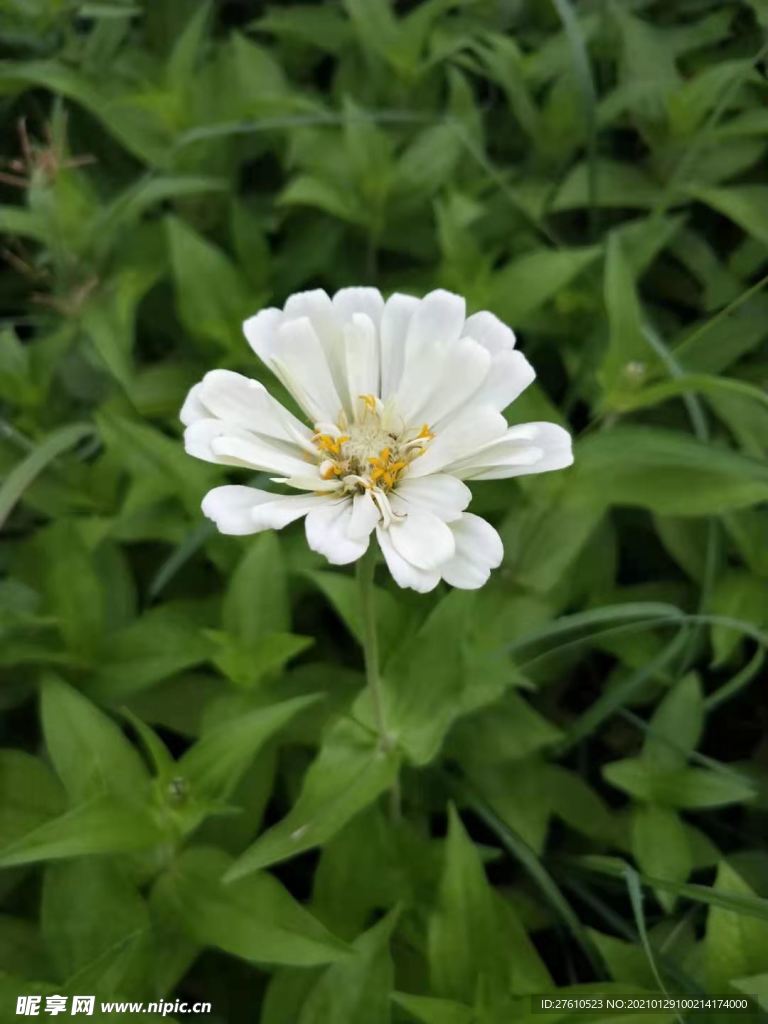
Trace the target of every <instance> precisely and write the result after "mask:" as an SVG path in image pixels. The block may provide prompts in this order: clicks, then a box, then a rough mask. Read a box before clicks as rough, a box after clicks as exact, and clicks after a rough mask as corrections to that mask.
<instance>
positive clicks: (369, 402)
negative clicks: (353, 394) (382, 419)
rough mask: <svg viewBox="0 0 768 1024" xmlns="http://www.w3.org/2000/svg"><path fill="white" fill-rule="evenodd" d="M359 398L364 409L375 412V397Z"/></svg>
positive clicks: (361, 396) (362, 396)
mask: <svg viewBox="0 0 768 1024" xmlns="http://www.w3.org/2000/svg"><path fill="white" fill-rule="evenodd" d="M359 397H360V398H361V399H362V400H363V402H365V405H366V407H367V409H368V411H369V412H375V411H376V396H375V395H360V396H359Z"/></svg>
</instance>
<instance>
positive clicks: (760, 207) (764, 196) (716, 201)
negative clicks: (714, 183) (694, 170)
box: [689, 185, 768, 245]
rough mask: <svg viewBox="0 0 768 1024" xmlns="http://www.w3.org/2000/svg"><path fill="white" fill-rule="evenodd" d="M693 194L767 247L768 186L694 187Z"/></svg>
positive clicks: (691, 190) (691, 191)
mask: <svg viewBox="0 0 768 1024" xmlns="http://www.w3.org/2000/svg"><path fill="white" fill-rule="evenodd" d="M689 191H690V193H691V194H692V195H693V196H694V197H695V198H696V199H698V200H699V201H700V202H702V203H706V204H707V205H708V206H711V207H712V209H714V210H717V212H718V213H722V214H724V215H725V216H726V217H729V218H730V219H731V220H732V221H734V223H736V224H738V225H739V227H740V228H743V229H744V231H746V232H747V234H749V235H752V236H753V237H754V238H756V239H757V240H758V241H759V242H761V243H762V244H763V245H768V185H729V186H728V187H727V188H692V189H690V190H689Z"/></svg>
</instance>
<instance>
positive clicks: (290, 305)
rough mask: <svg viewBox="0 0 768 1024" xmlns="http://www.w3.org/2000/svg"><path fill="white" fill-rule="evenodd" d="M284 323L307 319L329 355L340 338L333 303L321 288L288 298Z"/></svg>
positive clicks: (339, 326) (298, 293) (339, 325)
mask: <svg viewBox="0 0 768 1024" xmlns="http://www.w3.org/2000/svg"><path fill="white" fill-rule="evenodd" d="M283 315H284V322H285V323H287V322H288V321H289V320H303V319H305V318H306V319H308V320H309V321H310V323H311V324H312V328H313V330H314V332H315V334H316V335H317V336H318V338H319V339H320V343H321V345H322V346H323V348H324V349H325V350H326V353H328V354H329V355H330V353H331V351H332V350H333V348H334V347H335V346H336V345H337V344H338V342H339V340H340V338H341V324H340V323H339V318H338V316H337V315H336V311H335V309H334V308H333V303H332V302H331V300H330V298H329V297H328V295H327V293H326V292H324V291H323V289H322V288H315V289H313V290H312V291H306V292H296V293H295V295H291V296H289V298H288V300H287V301H286V303H285V307H284V314H283Z"/></svg>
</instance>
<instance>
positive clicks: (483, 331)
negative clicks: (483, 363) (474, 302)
mask: <svg viewBox="0 0 768 1024" xmlns="http://www.w3.org/2000/svg"><path fill="white" fill-rule="evenodd" d="M462 335H464V336H465V337H469V338H474V339H475V341H479V342H480V344H481V345H484V346H485V348H487V349H488V351H489V352H490V353H491V355H496V354H497V353H499V352H502V351H504V350H505V349H511V348H514V347H515V335H514V332H513V331H512V330H510V328H509V327H507V325H506V324H505V323H502V322H501V320H499V318H498V317H497V316H494V315H493V313H487V312H485V311H484V312H482V313H473V314H472V316H468V317H467V320H466V323H465V324H464V330H463V331H462Z"/></svg>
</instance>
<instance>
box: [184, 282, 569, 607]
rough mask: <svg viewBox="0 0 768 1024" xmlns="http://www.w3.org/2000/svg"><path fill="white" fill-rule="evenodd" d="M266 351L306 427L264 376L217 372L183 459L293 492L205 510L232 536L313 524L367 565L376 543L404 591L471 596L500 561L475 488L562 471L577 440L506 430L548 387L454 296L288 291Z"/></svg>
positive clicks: (262, 316)
mask: <svg viewBox="0 0 768 1024" xmlns="http://www.w3.org/2000/svg"><path fill="white" fill-rule="evenodd" d="M243 329H244V332H245V336H246V338H247V339H248V342H249V343H250V345H251V348H252V349H253V350H254V352H255V353H256V354H257V355H258V356H259V357H260V358H261V360H262V362H263V363H264V364H265V365H266V366H267V367H268V368H269V369H270V370H271V371H272V373H273V374H274V375H275V377H277V379H278V380H279V381H280V382H281V383H282V384H283V386H284V387H285V389H286V390H287V391H288V392H289V393H290V395H291V396H292V397H293V398H294V400H295V401H296V404H297V405H298V407H299V408H300V409H301V411H302V412H303V413H304V415H305V417H306V421H307V422H306V423H305V422H302V421H301V420H300V419H298V418H297V417H296V416H294V415H293V413H291V412H289V411H288V410H287V409H286V408H285V407H284V406H283V405H281V404H280V403H279V402H278V401H277V400H276V399H275V398H273V397H272V396H271V395H270V394H269V392H268V391H267V389H266V388H265V387H264V385H263V384H261V383H260V382H259V381H256V380H250V379H249V378H247V377H243V376H242V375H241V374H239V373H233V372H231V371H229V370H212V371H211V372H210V373H207V374H206V375H205V377H204V378H203V380H202V381H201V382H200V383H199V384H196V385H195V386H194V387H193V388H192V390H191V391H190V392H189V395H188V396H187V399H186V401H185V403H184V407H183V408H182V410H181V420H182V422H183V423H184V424H185V426H186V431H185V434H184V443H185V447H186V450H187V452H189V454H190V455H194V456H196V457H197V458H199V459H205V460H206V461H208V462H216V463H222V464H224V465H227V466H240V467H243V468H246V469H250V470H259V471H261V472H263V473H269V474H273V476H272V480H273V481H274V482H276V483H280V484H283V485H285V487H286V488H290V489H291V491H293V492H295V493H290V494H277V493H274V492H270V491H264V490H259V489H257V488H255V487H247V486H242V485H238V484H231V485H226V486H223V487H215V488H214V489H213V490H211V491H209V492H208V494H206V496H205V498H204V500H203V505H202V508H203V512H204V513H205V515H206V516H208V518H209V519H212V520H213V522H214V523H215V524H216V526H217V527H218V529H219V530H220V531H221V532H222V533H227V534H240V535H242V534H251V533H258V532H259V531H261V530H279V529H282V527H284V526H287V525H288V524H289V523H292V522H293V521H294V520H297V519H300V518H302V517H304V524H305V529H306V535H307V542H308V544H309V546H310V548H312V550H314V551H317V552H319V553H320V554H321V555H324V556H325V557H326V558H327V559H328V561H329V562H331V563H333V564H334V565H345V564H347V563H350V562H354V561H356V560H357V559H358V558H360V557H361V556H362V555H363V554H364V553H365V552H366V550H367V548H368V546H369V544H370V543H371V538H372V535H373V534H374V532H375V535H376V540H377V541H378V544H379V547H380V548H381V551H382V554H383V555H384V559H385V560H386V563H387V566H388V568H389V571H390V572H391V574H392V576H393V577H394V579H395V581H396V582H397V583H398V584H399V585H400V586H401V587H411V588H413V589H414V590H417V591H420V592H426V591H430V590H432V589H433V588H434V587H436V586H437V584H438V583H439V581H440V580H441V579H443V580H445V581H446V582H447V583H449V584H451V585H452V586H454V587H461V588H464V589H475V588H477V587H481V586H482V585H483V584H484V583H485V582H486V581H487V579H488V577H489V575H490V572H491V570H492V569H495V568H496V567H497V566H498V565H499V564H500V563H501V560H502V556H503V547H502V543H501V539H500V537H499V535H498V533H497V532H496V530H495V529H494V528H493V527H492V526H491V525H490V524H489V523H487V522H486V521H485V520H484V519H481V518H480V517H479V516H476V515H473V514H472V513H471V512H467V511H466V508H467V506H468V505H469V503H470V499H471V497H472V495H471V492H470V490H469V488H468V487H467V485H466V484H465V483H464V481H465V480H500V479H504V478H506V477H513V476H522V475H525V474H528V473H544V472H547V471H549V470H554V469H562V468H563V467H565V466H568V465H570V464H571V462H572V461H573V455H572V451H571V438H570V435H569V434H568V432H567V431H565V430H563V428H562V427H560V426H557V425H556V424H554V423H524V424H520V425H518V426H514V427H510V426H508V425H507V421H506V420H505V418H504V416H503V415H502V410H503V409H505V408H506V407H507V406H508V405H509V404H510V403H511V402H513V401H514V400H515V399H516V398H517V397H518V395H519V394H520V393H521V392H522V391H523V390H524V389H525V388H526V387H527V386H528V385H529V384H530V383H531V381H532V380H533V379H534V377H535V376H536V375H535V373H534V371H533V368H532V367H531V365H530V363H529V362H528V360H527V359H526V358H525V356H523V355H522V353H520V352H518V351H517V350H516V349H515V336H514V334H513V333H512V331H511V330H510V329H509V327H507V326H506V325H505V324H503V323H502V322H501V321H500V320H499V319H498V318H497V317H495V316H494V315H493V314H492V313H486V312H483V313H474V314H473V315H472V316H469V317H467V316H466V310H465V304H464V299H462V298H461V297H460V296H459V295H454V294H452V293H451V292H446V291H433V292H430V293H429V294H428V295H427V296H425V297H424V298H423V299H416V298H412V297H411V296H410V295H400V294H395V295H392V296H391V297H390V298H389V299H387V300H386V301H384V299H383V298H382V296H381V293H380V292H379V291H378V290H377V289H376V288H342V289H341V291H338V292H336V294H335V295H334V296H333V298H331V297H329V296H328V295H327V294H326V293H325V292H324V291H321V290H316V291H307V292H301V293H299V294H296V295H292V296H291V297H290V298H289V299H288V301H287V302H286V303H285V307H284V308H283V309H265V310H263V311H262V312H260V313H257V314H256V316H254V317H251V318H250V319H249V320H246V322H245V324H244V325H243Z"/></svg>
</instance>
